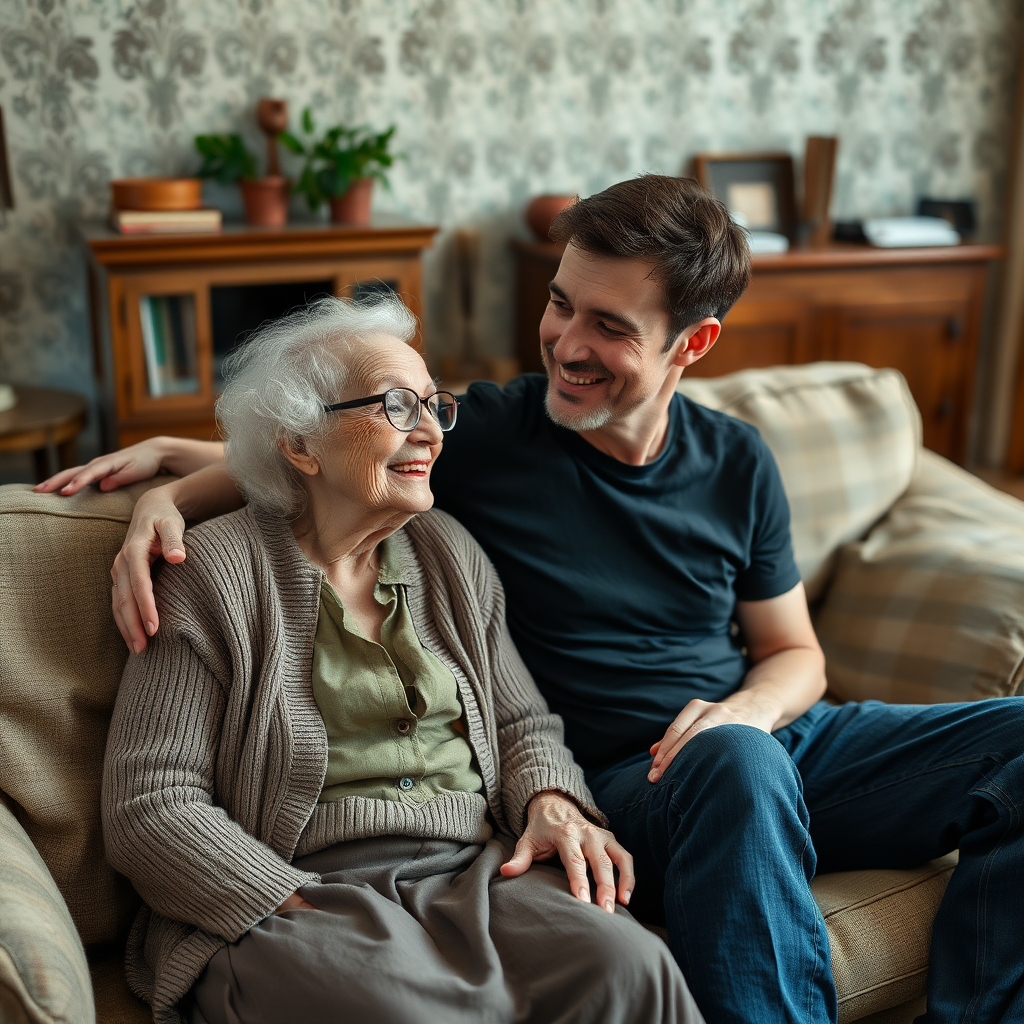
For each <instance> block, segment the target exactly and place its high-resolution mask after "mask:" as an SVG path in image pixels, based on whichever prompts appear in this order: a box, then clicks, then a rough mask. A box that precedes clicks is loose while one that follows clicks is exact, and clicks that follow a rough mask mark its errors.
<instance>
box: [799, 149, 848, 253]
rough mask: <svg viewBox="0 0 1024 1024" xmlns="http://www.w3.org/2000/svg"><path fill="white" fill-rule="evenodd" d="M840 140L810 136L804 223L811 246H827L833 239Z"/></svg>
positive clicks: (805, 163) (804, 196) (807, 155)
mask: <svg viewBox="0 0 1024 1024" xmlns="http://www.w3.org/2000/svg"><path fill="white" fill-rule="evenodd" d="M838 150H839V139H837V138H836V137H835V136H834V135H809V136H808V137H807V144H806V147H805V149H804V191H803V222H804V226H805V228H806V231H807V241H808V243H809V244H810V245H814V246H822V245H826V244H827V243H828V242H829V241H830V240H831V238H832V193H833V190H834V187H835V176H836V155H837V153H838Z"/></svg>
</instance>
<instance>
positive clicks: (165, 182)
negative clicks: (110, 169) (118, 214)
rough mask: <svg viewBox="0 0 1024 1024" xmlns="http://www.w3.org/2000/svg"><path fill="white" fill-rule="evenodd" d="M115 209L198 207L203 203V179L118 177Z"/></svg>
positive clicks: (114, 183)
mask: <svg viewBox="0 0 1024 1024" xmlns="http://www.w3.org/2000/svg"><path fill="white" fill-rule="evenodd" d="M110 201H111V205H112V206H113V207H114V209H115V210H198V209H199V207H200V206H202V205H203V182H202V180H201V179H200V178H118V179H117V180H116V181H112V182H111V183H110Z"/></svg>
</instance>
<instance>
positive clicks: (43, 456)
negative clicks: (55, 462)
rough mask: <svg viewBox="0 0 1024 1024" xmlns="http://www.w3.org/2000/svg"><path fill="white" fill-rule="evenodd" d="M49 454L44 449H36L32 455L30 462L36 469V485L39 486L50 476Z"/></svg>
mask: <svg viewBox="0 0 1024 1024" xmlns="http://www.w3.org/2000/svg"><path fill="white" fill-rule="evenodd" d="M49 456H50V453H49V452H48V451H47V450H46V449H45V448H37V449H36V450H35V451H34V452H33V453H32V461H33V462H34V463H35V467H36V483H37V484H41V483H42V482H43V481H44V480H45V479H46V478H47V477H48V476H50V475H51V474H50V471H49V470H50V458H49Z"/></svg>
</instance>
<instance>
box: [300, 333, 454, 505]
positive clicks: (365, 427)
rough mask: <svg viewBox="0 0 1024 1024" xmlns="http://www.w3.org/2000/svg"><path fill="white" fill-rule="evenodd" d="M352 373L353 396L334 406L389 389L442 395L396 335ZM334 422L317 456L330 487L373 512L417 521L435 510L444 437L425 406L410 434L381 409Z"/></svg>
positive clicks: (365, 355)
mask: <svg viewBox="0 0 1024 1024" xmlns="http://www.w3.org/2000/svg"><path fill="white" fill-rule="evenodd" d="M349 369H350V374H351V376H350V379H349V384H348V386H347V387H346V388H345V393H344V394H342V395H338V396H336V397H335V398H333V401H338V402H345V401H352V400H354V399H357V398H369V397H370V396H371V395H377V394H381V393H382V392H384V391H387V390H388V388H409V389H410V390H412V391H415V392H416V394H417V395H419V396H420V397H421V398H426V397H428V396H430V395H432V394H433V393H434V392H435V391H436V390H437V388H436V387H435V385H434V382H433V380H432V378H431V376H430V374H429V373H428V372H427V367H426V364H425V363H424V362H423V359H422V357H421V356H420V354H419V353H418V352H417V351H416V350H415V349H414V348H412V347H411V346H410V345H407V344H406V343H405V342H403V341H399V339H398V338H394V337H391V336H389V335H382V336H378V337H376V338H373V339H371V340H369V341H367V342H366V343H365V344H364V345H363V346H362V347H361V348H360V350H359V352H358V354H357V355H356V356H355V357H354V358H353V359H351V360H350V362H349ZM330 415H331V416H334V417H336V418H337V427H336V429H335V431H334V433H333V434H332V435H329V437H328V438H327V439H326V440H325V441H324V442H323V443H322V444H321V445H320V446H319V450H318V451H317V452H316V453H315V454H316V459H317V462H318V464H319V467H320V472H319V474H318V475H319V476H320V477H321V484H322V485H323V486H325V487H326V488H327V489H328V490H329V491H331V492H333V493H335V494H337V495H338V497H339V498H343V499H344V500H346V501H349V502H358V503H360V504H362V505H363V506H365V509H366V510H367V511H370V510H380V511H392V512H406V513H416V512H425V511H427V509H429V508H430V507H431V506H432V505H433V504H434V496H433V494H432V493H431V491H430V471H431V469H432V467H433V463H434V459H436V458H437V456H438V453H439V452H440V451H441V438H442V434H441V429H440V427H438V425H437V422H436V420H435V419H434V417H433V416H432V415H431V414H430V412H429V411H428V410H427V408H426V407H425V406H424V407H423V409H422V410H421V414H420V421H419V423H418V424H417V425H416V427H415V429H413V430H412V431H410V432H409V433H404V432H402V431H400V430H397V429H396V428H395V427H393V426H392V425H391V423H390V422H389V421H388V418H387V416H385V415H384V407H383V405H382V404H381V403H379V402H378V403H375V404H373V405H368V406H365V407H362V408H357V409H343V410H341V411H339V412H332V413H330Z"/></svg>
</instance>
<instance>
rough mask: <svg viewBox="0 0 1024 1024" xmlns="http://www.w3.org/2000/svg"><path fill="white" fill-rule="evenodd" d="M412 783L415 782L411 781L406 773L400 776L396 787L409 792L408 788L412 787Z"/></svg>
mask: <svg viewBox="0 0 1024 1024" xmlns="http://www.w3.org/2000/svg"><path fill="white" fill-rule="evenodd" d="M414 785H415V783H414V782H413V781H412V779H410V778H409V776H408V775H403V776H402V778H400V779H399V780H398V788H399V789H404V790H405V791H406V792H407V793H408V792H409V790H410V789H412V787H413V786H414Z"/></svg>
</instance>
